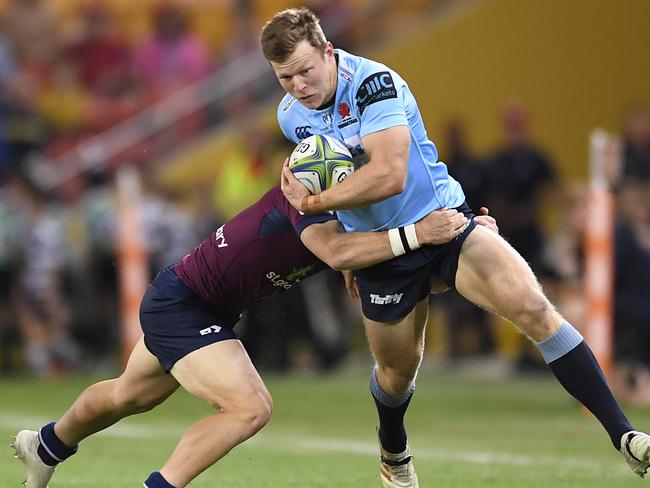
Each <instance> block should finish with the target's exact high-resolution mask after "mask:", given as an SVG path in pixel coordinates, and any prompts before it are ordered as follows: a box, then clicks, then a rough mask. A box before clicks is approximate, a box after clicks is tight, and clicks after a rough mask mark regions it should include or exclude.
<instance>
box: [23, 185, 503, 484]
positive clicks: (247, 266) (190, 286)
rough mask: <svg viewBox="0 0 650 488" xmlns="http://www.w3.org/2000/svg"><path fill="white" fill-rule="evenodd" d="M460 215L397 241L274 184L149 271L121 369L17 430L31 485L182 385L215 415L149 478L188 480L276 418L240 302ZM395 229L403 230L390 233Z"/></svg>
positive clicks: (438, 217) (455, 222)
mask: <svg viewBox="0 0 650 488" xmlns="http://www.w3.org/2000/svg"><path fill="white" fill-rule="evenodd" d="M482 213H483V215H481V216H478V217H475V219H476V220H477V221H478V222H479V223H481V224H483V225H485V226H487V227H490V228H492V229H493V230H495V231H496V232H498V229H497V228H496V223H495V221H494V219H493V218H492V217H490V216H489V215H487V209H482ZM467 223H468V222H467V219H466V217H465V216H464V215H463V214H462V213H459V212H457V211H456V210H439V211H436V212H433V213H432V214H430V215H429V216H427V217H426V218H425V219H423V220H422V221H420V222H418V223H417V224H414V225H413V226H412V227H411V226H407V227H411V228H410V229H407V230H406V232H411V234H409V239H410V240H407V241H404V243H403V245H402V247H401V248H400V242H395V240H394V239H393V240H392V241H391V239H390V238H389V232H391V231H388V232H367V233H361V232H359V233H356V232H351V233H344V232H341V231H340V230H339V226H338V222H337V220H336V216H335V215H334V214H333V213H330V212H328V213H321V214H316V215H303V214H301V213H300V212H298V211H296V210H295V209H294V208H293V207H292V206H291V205H290V204H289V202H288V201H287V200H286V199H285V198H284V196H283V195H282V192H281V191H280V188H277V187H276V188H273V189H272V190H270V191H269V192H268V193H267V194H266V195H264V196H263V197H262V198H261V199H260V200H259V201H258V202H257V203H255V204H253V205H252V206H251V207H249V208H247V209H246V210H244V211H243V212H241V213H240V214H238V215H237V216H235V217H234V218H233V219H232V220H230V221H228V222H227V223H226V224H224V225H223V226H221V227H220V228H219V229H217V231H216V232H214V233H213V234H212V235H211V236H210V237H209V238H208V239H206V240H205V241H203V242H202V243H201V244H200V245H199V246H197V247H196V248H195V249H194V250H193V251H192V252H191V253H189V254H188V255H186V256H185V257H184V258H182V259H181V260H180V261H179V262H177V263H175V264H173V265H171V266H169V267H167V268H165V269H164V270H162V271H161V272H160V273H159V274H158V275H157V276H156V278H155V279H154V280H153V282H152V283H151V285H150V286H149V288H148V290H147V292H146V294H145V296H144V297H143V299H142V304H141V308H140V322H141V325H142V329H143V332H144V335H143V337H142V338H141V339H140V341H139V342H138V343H137V345H136V346H135V347H134V349H133V351H132V353H131V356H130V358H129V361H128V364H127V366H126V369H125V371H124V372H123V373H122V375H120V376H119V377H118V378H115V379H111V380H107V381H101V382H99V383H95V384H93V385H91V386H90V387H88V388H87V389H86V390H85V391H83V392H82V393H81V395H80V396H79V397H78V398H77V399H76V400H75V402H74V403H73V404H72V406H71V407H70V408H69V409H68V410H67V412H65V413H64V414H63V416H62V417H61V418H60V419H59V420H58V421H56V422H51V423H49V424H47V425H45V426H44V427H42V428H41V429H40V431H38V432H36V431H30V430H23V431H21V432H19V433H18V435H17V436H16V440H15V442H14V447H15V448H16V451H17V455H18V457H19V458H20V459H21V460H22V461H23V463H24V464H25V467H26V471H27V480H26V487H27V488H46V487H47V483H48V481H49V480H50V478H51V476H52V474H53V472H54V468H55V466H56V465H57V464H58V463H59V462H61V461H63V460H65V459H66V458H68V457H70V456H71V455H72V454H74V453H75V452H76V451H77V445H78V444H79V442H80V441H81V440H83V439H85V438H86V437H88V436H90V435H92V434H94V433H96V432H98V431H101V430H103V429H105V428H107V427H109V426H111V425H113V424H115V423H116V422H117V421H119V420H120V419H122V418H124V417H127V416H129V415H133V414H136V413H142V412H145V411H147V410H150V409H152V408H153V407H155V406H156V405H158V404H160V403H161V402H163V401H164V400H165V399H166V398H168V397H169V396H170V395H171V394H172V393H173V392H174V391H175V390H176V389H177V388H178V387H179V386H182V387H183V388H184V389H185V390H187V391H188V392H189V393H191V394H192V395H194V396H196V397H197V398H200V399H201V400H204V401H206V402H207V403H208V404H210V405H211V406H212V407H214V408H215V413H214V414H212V415H209V416H207V417H205V418H203V419H201V420H200V421H198V422H197V423H195V424H194V425H192V426H191V427H190V428H189V429H188V430H187V431H186V432H185V434H184V435H183V437H182V438H181V440H180V442H179V443H178V445H177V446H176V449H175V450H174V452H173V453H172V455H171V456H170V457H169V459H168V460H167V461H166V462H165V464H164V465H163V466H162V468H161V469H160V471H154V472H153V473H151V475H150V476H149V478H147V480H146V481H145V482H144V486H145V487H147V488H154V487H167V488H168V487H172V488H182V487H184V486H186V485H187V484H188V483H189V482H190V481H191V480H193V479H194V478H195V477H196V476H198V475H199V474H200V473H201V472H202V471H204V470H205V469H206V468H208V467H210V466H211V465H213V464H214V463H215V462H217V461H218V460H219V459H220V458H221V457H223V456H224V455H226V454H227V453H228V452H229V451H230V450H231V449H232V448H233V447H234V446H236V445H237V444H239V443H241V442H243V441H244V440H246V439H248V438H249V437H251V436H252V435H254V434H255V433H256V432H257V431H259V430H260V429H261V428H262V427H263V426H264V425H265V424H266V423H267V422H268V420H269V418H270V416H271V409H272V400H271V396H270V394H269V392H268V390H267V389H266V386H265V385H264V383H263V382H262V379H261V378H260V376H259V374H258V372H257V371H256V370H255V367H254V366H253V364H252V363H251V361H250V359H249V357H248V354H247V353H246V351H245V349H244V347H243V346H242V344H241V343H240V342H239V340H237V336H236V334H235V332H234V330H233V328H234V326H235V324H236V323H237V321H238V320H239V318H240V316H241V313H242V312H243V311H244V310H246V309H247V308H249V307H250V306H251V305H252V304H253V303H255V302H257V301H258V300H260V299H263V298H266V297H269V296H271V295H273V294H275V293H277V292H280V291H282V290H286V289H288V288H290V287H292V286H294V285H295V284H298V283H299V282H300V281H301V280H302V279H304V278H306V277H308V276H310V275H312V274H314V273H317V272H318V271H321V270H324V269H326V267H327V266H328V265H329V266H330V267H332V268H335V269H356V268H361V267H365V266H369V265H372V264H375V263H378V262H381V261H385V260H388V259H391V258H393V257H394V256H395V255H398V254H399V253H403V252H407V251H408V250H413V249H412V248H413V247H417V246H419V245H439V244H443V243H446V242H448V241H450V240H451V239H454V238H455V237H456V236H457V235H458V234H460V233H461V232H462V230H463V229H464V228H465V227H466V225H467ZM397 235H400V236H405V235H406V233H405V230H404V229H403V228H401V229H396V230H394V232H393V236H397ZM413 235H415V241H414V240H413ZM414 242H416V243H417V244H415V245H414ZM396 248H397V250H396Z"/></svg>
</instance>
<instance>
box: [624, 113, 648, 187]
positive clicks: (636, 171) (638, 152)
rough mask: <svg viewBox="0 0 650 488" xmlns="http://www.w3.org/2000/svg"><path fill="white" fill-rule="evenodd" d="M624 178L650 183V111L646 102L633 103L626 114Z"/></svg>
mask: <svg viewBox="0 0 650 488" xmlns="http://www.w3.org/2000/svg"><path fill="white" fill-rule="evenodd" d="M623 178H624V179H625V180H633V181H637V182H642V183H646V184H647V183H650V111H649V110H648V107H647V106H646V105H644V104H635V105H633V106H632V107H631V108H630V109H629V110H628V112H627V114H626V116H625V121H624V127H623Z"/></svg>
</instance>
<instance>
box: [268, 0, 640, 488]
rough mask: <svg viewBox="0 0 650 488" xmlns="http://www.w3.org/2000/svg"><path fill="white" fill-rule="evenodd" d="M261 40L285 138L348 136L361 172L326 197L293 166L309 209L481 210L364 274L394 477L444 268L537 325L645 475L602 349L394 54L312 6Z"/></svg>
mask: <svg viewBox="0 0 650 488" xmlns="http://www.w3.org/2000/svg"><path fill="white" fill-rule="evenodd" d="M260 40H261V45H262V50H263V52H264V56H265V57H266V59H267V60H268V61H269V62H270V64H271V67H272V69H273V71H274V73H275V75H276V77H277V79H278V81H279V82H280V85H281V86H282V88H283V89H284V90H285V91H286V92H287V94H286V96H285V97H284V98H283V99H282V101H281V102H280V105H279V106H278V111H277V115H278V121H279V124H280V127H281V129H282V131H283V132H284V134H285V136H286V137H287V138H289V139H290V140H292V141H294V142H296V143H297V142H299V141H300V140H301V139H303V138H305V137H307V136H309V135H311V134H327V135H331V136H333V137H335V138H336V139H339V140H342V141H344V142H345V144H346V145H347V146H348V148H349V149H350V151H351V152H352V153H353V155H356V158H357V162H358V165H356V164H355V165H356V166H357V169H356V171H355V172H354V173H353V174H352V175H351V176H350V177H349V178H347V179H346V180H345V181H344V182H342V183H341V184H339V185H337V186H335V187H332V188H330V189H328V190H326V191H324V192H323V193H320V194H317V195H310V194H309V192H308V191H307V189H306V188H305V187H304V186H303V185H302V184H300V182H298V180H297V179H296V178H295V177H293V175H292V174H291V172H290V171H289V170H288V169H287V167H286V164H285V168H284V172H283V176H282V190H283V193H284V194H285V196H286V197H287V199H288V200H289V201H290V202H291V204H292V205H293V206H294V207H295V208H296V209H298V210H300V211H302V212H304V213H311V212H322V211H323V210H326V209H327V210H337V211H338V212H337V213H338V219H339V220H340V222H341V223H342V224H343V226H344V228H345V230H346V231H380V230H389V229H393V228H397V227H404V226H407V225H409V224H412V223H413V222H416V221H417V220H418V219H421V218H422V217H423V216H424V215H427V214H428V213H429V212H431V211H433V210H436V209H440V208H450V209H457V210H458V211H459V212H461V213H463V214H465V215H466V216H467V218H468V219H469V223H468V225H467V227H466V228H465V229H464V231H463V232H462V233H461V234H460V235H459V236H458V237H457V238H455V239H453V240H451V241H450V242H448V243H447V244H445V245H443V246H437V247H428V248H422V249H420V250H418V251H416V252H412V253H408V254H405V255H403V256H400V257H398V258H396V259H392V260H390V261H387V262H384V263H380V264H377V265H375V266H372V267H369V268H366V269H363V270H359V271H356V272H355V274H354V278H355V280H356V285H358V290H359V295H360V298H361V304H362V309H363V313H364V316H365V318H364V322H365V328H366V334H367V337H368V341H369V344H370V349H371V350H372V353H373V355H374V357H375V360H376V367H375V369H374V371H373V373H372V374H371V377H370V391H371V393H372V396H373V398H374V400H375V404H376V406H377V412H378V415H379V441H380V453H381V464H380V473H381V481H382V484H383V486H384V487H386V488H407V487H411V488H412V487H417V486H418V481H417V476H416V473H415V470H414V468H413V463H412V462H411V452H410V450H409V447H408V444H407V436H406V431H405V429H404V414H405V412H406V409H407V407H408V405H409V402H410V400H411V397H412V395H413V392H414V389H415V377H416V373H417V370H418V367H419V365H420V362H421V359H422V353H423V350H424V328H425V323H426V318H427V313H428V306H429V304H428V295H429V290H430V288H431V279H432V276H434V275H435V276H437V277H440V278H442V279H443V280H444V281H445V282H446V283H447V285H448V286H450V287H453V288H455V289H456V290H457V291H458V292H459V293H460V294H461V295H463V296H464V297H465V298H467V299H468V300H470V301H471V302H473V303H474V304H476V305H478V306H480V307H483V308H485V309H488V310H491V311H493V312H495V313H498V314H499V315H501V316H503V317H506V318H507V319H509V320H510V321H511V322H513V323H514V324H515V325H516V326H517V327H518V328H519V329H520V330H521V331H522V332H523V333H525V334H526V335H527V336H528V337H529V338H530V339H531V340H532V341H533V342H534V343H535V344H536V345H537V347H538V348H539V351H540V352H541V354H542V356H543V358H544V360H545V361H546V363H547V364H548V365H549V366H550V368H551V369H552V371H553V373H554V374H555V376H556V377H557V379H558V380H559V381H560V383H561V384H562V386H563V387H564V388H565V389H566V391H567V392H569V393H570V394H571V395H573V396H574V397H575V398H576V399H578V400H579V401H580V402H581V403H582V404H583V405H584V406H585V407H587V408H588V409H589V410H590V411H591V412H592V413H593V414H594V415H595V416H596V418H597V419H598V420H599V421H600V422H601V424H602V425H603V427H604V428H605V429H606V431H607V433H608V434H609V436H610V439H611V442H612V444H613V445H614V447H615V448H616V449H619V450H620V451H621V453H622V454H623V456H624V457H625V459H626V460H627V462H628V464H629V465H630V467H631V468H632V469H633V471H634V472H635V473H637V474H639V475H641V476H643V475H644V474H645V472H646V470H647V469H648V467H649V466H650V437H649V436H648V435H646V434H644V433H640V432H636V431H634V430H633V429H632V426H631V425H630V422H629V421H628V419H627V418H626V417H625V415H624V414H623V412H622V411H621V409H620V407H619V405H618V403H617V401H616V399H615V398H614V396H613V395H612V393H611V391H610V389H609V386H608V385H607V382H606V380H605V378H604V376H603V374H602V372H601V369H600V367H599V365H598V363H597V361H596V359H595V358H594V356H593V354H592V353H591V350H590V349H589V347H588V346H587V344H586V343H585V342H584V340H583V338H582V336H581V335H580V333H579V332H578V331H577V330H576V329H575V328H574V327H573V326H572V325H571V324H569V323H568V322H567V321H566V320H565V319H564V318H563V317H562V316H561V315H560V314H559V313H558V312H557V311H556V310H555V308H554V307H553V305H551V303H550V302H549V300H548V299H547V298H546V296H545V295H544V293H543V292H542V289H541V287H540V285H539V284H538V282H537V279H536V278H535V276H534V275H533V273H532V272H531V270H530V268H529V266H528V265H527V263H526V262H525V261H524V260H523V259H522V258H521V256H519V254H517V252H516V251H515V250H514V249H513V248H512V247H511V246H509V245H508V243H507V242H506V241H505V240H504V239H502V238H501V237H500V236H498V235H497V234H495V233H491V232H486V230H485V229H484V228H482V227H477V226H476V225H475V221H474V218H473V217H474V215H473V213H472V210H471V209H470V208H469V207H468V206H467V204H466V203H465V196H464V194H463V190H462V188H461V186H460V185H459V184H458V182H456V180H454V179H453V178H452V177H451V176H449V175H448V174H447V168H446V166H445V165H444V163H441V162H439V161H438V154H437V151H436V147H435V146H434V144H433V143H432V142H431V141H430V140H429V138H428V136H427V133H426V130H425V127H424V124H423V121H422V117H421V116H420V112H419V110H418V106H417V103H416V101H415V98H414V97H413V94H412V93H411V91H410V89H409V87H408V84H407V83H406V82H405V81H404V80H403V79H402V78H401V77H400V76H399V74H397V73H396V72H395V71H393V70H392V69H390V68H388V67H387V66H385V65H383V64H381V63H377V62H375V61H372V60H369V59H365V58H362V57H360V56H355V55H353V54H350V53H347V52H345V51H343V50H341V49H334V48H333V46H332V44H331V43H330V42H328V41H327V39H326V38H325V35H324V34H323V31H322V29H321V27H320V25H319V22H318V19H317V17H316V16H315V15H314V14H313V13H312V12H311V11H309V10H308V9H306V8H300V9H288V10H284V11H281V12H278V13H277V14H276V15H275V16H274V17H273V18H272V19H271V20H270V21H269V22H267V24H266V25H265V26H264V27H263V29H262V33H261V39H260ZM424 62H430V60H425V61H424ZM389 236H390V239H391V244H392V245H393V246H394V249H395V250H396V254H397V253H398V252H402V251H404V250H408V249H409V248H412V246H411V245H410V241H409V239H408V235H404V234H398V233H397V231H394V230H389ZM346 279H347V282H348V288H349V289H351V290H352V292H353V293H354V287H353V283H351V282H350V277H349V276H348V277H347V278H346Z"/></svg>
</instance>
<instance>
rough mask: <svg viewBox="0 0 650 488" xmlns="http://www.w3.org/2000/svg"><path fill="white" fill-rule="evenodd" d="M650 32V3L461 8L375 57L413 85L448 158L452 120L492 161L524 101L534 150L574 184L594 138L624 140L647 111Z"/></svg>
mask: <svg viewBox="0 0 650 488" xmlns="http://www.w3.org/2000/svg"><path fill="white" fill-rule="evenodd" d="M648 26H650V2H648V0H596V1H594V0H570V1H564V0H526V1H521V0H483V1H482V0H477V1H469V2H462V1H459V2H455V3H452V7H451V8H450V9H448V10H447V12H446V13H444V14H442V15H441V16H439V17H437V18H435V19H433V20H427V21H425V22H423V23H422V24H421V25H420V26H418V28H417V30H416V31H415V32H416V33H415V34H412V35H410V36H409V37H405V38H403V39H406V41H405V42H402V43H399V44H395V43H392V44H391V45H382V46H381V47H380V48H379V49H376V50H373V51H371V52H368V55H369V56H370V57H374V58H376V59H378V60H380V61H382V62H385V63H386V64H388V65H389V66H391V67H393V68H395V69H396V70H397V71H398V72H400V74H402V76H404V78H405V79H406V80H407V81H408V82H409V85H410V86H411V89H412V90H413V91H414V93H415V95H416V97H417V99H418V102H419V104H420V109H421V110H422V113H423V116H424V118H425V121H426V123H427V127H428V130H429V135H430V137H431V138H432V139H433V140H434V141H436V143H437V144H438V145H439V148H440V152H441V158H444V156H445V153H444V151H445V148H444V145H443V144H442V142H443V141H442V135H443V128H444V124H445V123H446V121H447V120H448V119H449V118H450V117H460V118H461V119H463V120H464V121H465V122H466V124H467V130H468V133H469V135H470V139H471V143H472V146H473V148H474V149H475V150H476V151H478V152H479V153H486V152H488V151H490V150H491V149H492V148H494V146H495V145H496V144H497V143H498V141H499V140H500V135H501V127H500V123H499V113H500V110H501V108H502V106H503V105H504V103H506V102H507V101H508V100H511V99H512V98H517V99H519V100H521V101H522V102H524V103H525V104H526V105H528V107H529V108H530V111H531V117H532V129H533V136H534V137H535V140H536V141H537V142H538V143H539V144H540V145H541V146H543V147H544V148H545V149H546V150H547V151H548V153H549V154H550V156H551V157H552V158H553V160H554V162H555V163H556V164H557V169H558V171H559V172H560V174H561V175H562V176H564V177H565V178H568V179H575V178H582V177H584V176H585V175H586V172H587V145H588V136H589V133H590V132H591V130H592V129H593V128H595V127H602V128H605V129H607V130H611V131H614V132H620V130H621V124H622V118H623V114H624V113H625V110H626V108H627V107H628V106H629V104H631V103H633V102H636V101H644V102H645V103H648V104H650V62H648V59H649V58H648V49H649V48H650V28H649V27H648Z"/></svg>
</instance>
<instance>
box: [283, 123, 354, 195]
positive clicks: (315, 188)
mask: <svg viewBox="0 0 650 488" xmlns="http://www.w3.org/2000/svg"><path fill="white" fill-rule="evenodd" d="M289 169H290V170H291V172H292V173H293V174H294V175H295V177H296V178H297V179H298V180H299V181H300V182H301V183H302V184H303V185H305V186H306V187H307V189H308V190H309V191H310V192H311V193H313V194H316V193H320V192H322V191H324V190H326V189H328V188H330V187H332V186H334V185H338V184H339V183H341V182H342V181H343V180H345V179H346V178H347V177H348V176H349V175H350V174H351V173H352V172H353V171H354V163H353V162H352V155H351V154H350V151H349V150H348V148H347V147H345V145H344V144H343V143H342V142H341V141H338V140H336V139H334V138H333V137H331V136H324V135H313V136H309V137H307V138H306V139H304V140H302V141H301V142H300V143H299V144H298V145H297V146H296V148H295V149H294V150H293V152H292V153H291V156H290V157H289Z"/></svg>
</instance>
